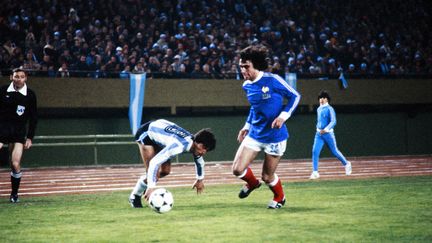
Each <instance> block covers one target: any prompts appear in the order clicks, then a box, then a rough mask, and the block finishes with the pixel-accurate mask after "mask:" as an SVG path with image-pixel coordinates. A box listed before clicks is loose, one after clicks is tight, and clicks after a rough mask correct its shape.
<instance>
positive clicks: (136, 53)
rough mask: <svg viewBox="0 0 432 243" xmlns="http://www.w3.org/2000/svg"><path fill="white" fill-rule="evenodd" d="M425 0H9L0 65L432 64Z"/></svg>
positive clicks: (118, 71) (61, 69)
mask: <svg viewBox="0 0 432 243" xmlns="http://www.w3.org/2000/svg"><path fill="white" fill-rule="evenodd" d="M430 10H431V8H430V3H429V2H428V1H413V0H408V1H407V0H404V1H402V0H395V1H374V0H364V1H356V0H304V1H294V0H286V1H282V0H276V1H270V0H253V1H242V0H208V1H199V0H190V1H186V0H178V1H174V0H172V1H170V0H146V1H144V0H111V1H102V0H91V1H84V0H76V1H49V0H46V1H43V0H36V1H35V0H22V1H14V0H5V1H2V8H1V10H0V33H1V35H0V70H1V71H2V72H1V73H2V74H3V75H7V73H8V71H9V70H10V69H12V68H14V67H19V66H23V67H24V68H26V69H28V70H30V71H31V72H32V74H33V75H39V76H49V77H93V78H117V77H122V78H125V77H127V73H128V72H147V73H148V76H149V77H153V78H160V77H163V78H206V77H210V78H236V77H238V72H239V70H238V67H237V62H238V52H239V50H241V49H242V48H244V47H245V46H247V45H250V44H255V43H261V44H265V45H267V46H269V47H270V48H271V53H270V57H271V58H269V60H268V61H269V70H270V71H272V72H274V73H278V74H284V73H285V72H295V73H297V74H298V75H300V76H301V75H303V76H308V75H312V76H317V75H318V76H319V75H337V74H338V73H340V72H341V71H343V72H344V73H345V74H346V75H353V76H355V75H361V76H371V75H372V76H374V75H380V76H400V75H402V76H403V75H430V74H432V55H431V53H432V48H431V47H432V45H431V38H430V31H429V28H428V27H429V23H431V22H432V21H431V11H430Z"/></svg>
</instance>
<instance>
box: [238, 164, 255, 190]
mask: <svg viewBox="0 0 432 243" xmlns="http://www.w3.org/2000/svg"><path fill="white" fill-rule="evenodd" d="M239 178H240V179H242V180H244V181H246V182H247V184H248V185H249V188H251V187H255V186H257V185H258V184H259V180H258V179H257V178H256V177H255V175H254V173H253V172H252V169H251V168H250V167H248V168H247V169H246V173H244V175H243V177H239Z"/></svg>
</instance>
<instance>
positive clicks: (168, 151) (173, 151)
mask: <svg viewBox="0 0 432 243" xmlns="http://www.w3.org/2000/svg"><path fill="white" fill-rule="evenodd" d="M182 152H183V147H182V146H180V145H179V144H177V143H173V144H171V145H170V146H167V147H165V148H164V149H162V150H161V151H160V152H159V153H157V154H156V155H155V156H154V157H153V158H152V159H151V160H150V162H149V167H148V169H147V186H148V187H149V188H154V187H156V182H157V180H158V178H157V174H158V170H159V167H160V166H161V165H162V164H163V163H165V162H167V161H168V160H169V159H170V158H171V157H173V156H175V155H177V154H181V153H182Z"/></svg>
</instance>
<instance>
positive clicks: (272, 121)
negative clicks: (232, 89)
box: [232, 45, 300, 209]
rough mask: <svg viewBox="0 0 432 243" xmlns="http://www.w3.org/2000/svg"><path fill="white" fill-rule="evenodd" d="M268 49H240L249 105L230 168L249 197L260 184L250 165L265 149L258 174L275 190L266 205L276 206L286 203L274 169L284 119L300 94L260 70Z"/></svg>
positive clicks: (282, 145) (283, 136) (285, 133)
mask: <svg viewBox="0 0 432 243" xmlns="http://www.w3.org/2000/svg"><path fill="white" fill-rule="evenodd" d="M267 53H268V49H267V48H266V47H264V46H261V45H254V46H249V47H247V48H245V49H243V50H242V51H241V52H240V63H239V64H240V70H241V73H242V75H243V77H244V79H245V81H244V83H243V89H244V91H245V92H246V96H247V99H248V101H249V103H250V105H251V107H250V111H249V116H248V117H247V120H246V123H245V125H244V127H243V128H242V129H241V130H240V131H239V133H238V136H237V140H238V141H239V142H240V143H241V144H240V146H239V148H238V150H237V153H236V155H235V158H234V162H233V167H232V170H233V174H234V175H235V176H237V177H238V178H240V179H242V180H244V181H245V182H246V185H244V186H243V187H242V189H241V190H240V193H239V197H240V198H246V197H248V196H249V194H250V193H251V192H252V191H253V190H254V189H257V188H259V187H260V186H261V182H260V180H258V179H257V178H256V177H255V175H254V173H253V172H252V169H251V168H250V167H249V165H250V164H251V163H252V162H253V160H254V159H255V158H256V157H257V155H258V153H259V152H260V151H261V150H264V153H265V157H264V163H263V167H262V176H261V178H262V180H263V181H264V182H265V183H266V184H267V185H268V186H269V188H270V190H271V191H272V192H273V194H274V196H273V199H272V200H271V201H270V203H269V204H268V208H270V209H276V208H280V207H282V206H283V205H284V204H285V194H284V191H283V188H282V183H281V180H280V179H279V178H278V176H277V174H276V173H275V171H276V168H277V166H278V163H279V161H280V159H281V157H282V155H283V153H284V152H285V149H286V140H287V139H288V130H287V127H286V126H285V122H286V120H287V119H288V118H290V117H291V115H292V113H293V111H294V110H295V108H296V107H297V105H298V103H299V101H300V94H299V93H298V92H297V91H295V90H294V89H293V88H292V87H290V86H289V85H288V84H287V83H286V82H285V81H284V80H283V79H282V78H281V77H279V76H278V75H275V74H272V73H267V72H263V70H265V69H266V68H267V66H268V65H267V61H266V58H267ZM285 99H286V100H287V102H286V104H284V103H285V102H284V100H285Z"/></svg>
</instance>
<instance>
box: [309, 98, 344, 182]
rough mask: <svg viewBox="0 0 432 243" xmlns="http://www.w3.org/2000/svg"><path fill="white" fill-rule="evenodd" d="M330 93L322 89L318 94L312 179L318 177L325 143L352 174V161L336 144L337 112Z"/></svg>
mask: <svg viewBox="0 0 432 243" xmlns="http://www.w3.org/2000/svg"><path fill="white" fill-rule="evenodd" d="M330 99H331V98H330V95H329V93H328V92H327V91H324V90H323V91H321V92H320V93H319V95H318V100H319V104H320V106H319V107H318V109H317V125H316V133H315V139H314V144H313V148H312V167H313V171H312V174H311V176H310V177H309V178H310V179H312V180H314V179H318V178H319V177H320V175H319V173H318V161H319V156H320V153H321V150H322V148H323V146H324V144H327V146H328V147H329V149H330V151H331V152H332V153H333V155H334V156H336V158H338V159H339V160H340V162H341V163H342V165H343V166H344V167H345V174H346V175H351V171H352V168H351V163H350V162H349V161H347V160H346V158H345V157H344V156H343V154H342V153H341V152H340V151H339V149H338V148H337V145H336V137H335V135H334V127H335V126H336V113H335V111H334V109H333V107H331V106H330V104H329V102H330Z"/></svg>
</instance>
